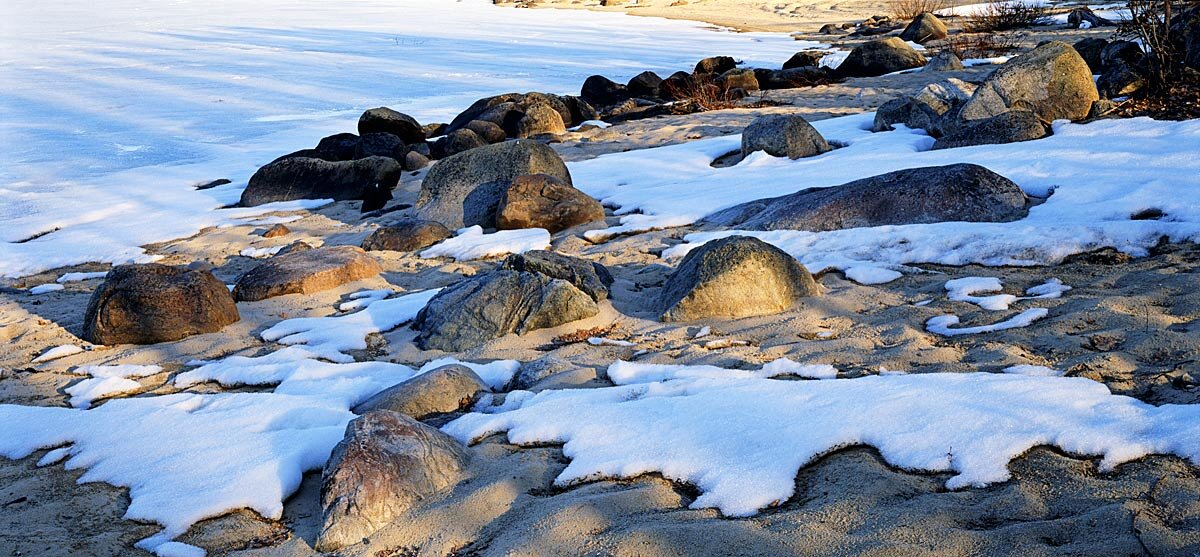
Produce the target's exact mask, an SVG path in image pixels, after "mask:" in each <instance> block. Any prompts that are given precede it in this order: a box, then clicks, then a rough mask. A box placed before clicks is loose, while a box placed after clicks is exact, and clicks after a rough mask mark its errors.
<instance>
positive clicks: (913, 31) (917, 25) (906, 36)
mask: <svg viewBox="0 0 1200 557" xmlns="http://www.w3.org/2000/svg"><path fill="white" fill-rule="evenodd" d="M948 36H950V31H949V30H948V29H946V24H945V23H942V20H940V19H938V18H937V16H935V15H933V14H931V13H928V12H926V13H923V14H920V15H918V16H917V17H915V18H913V20H912V23H909V24H908V27H905V28H904V31H902V32H901V33H900V39H901V40H905V41H910V42H914V43H917V44H925V43H927V42H929V41H937V40H941V39H944V38H946V37H948Z"/></svg>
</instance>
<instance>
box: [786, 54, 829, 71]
mask: <svg viewBox="0 0 1200 557" xmlns="http://www.w3.org/2000/svg"><path fill="white" fill-rule="evenodd" d="M827 54H829V53H828V52H826V51H824V50H801V51H800V52H797V53H795V54H793V55H792V57H791V58H788V60H787V62H784V63H783V69H785V70H790V69H792V68H806V67H816V66H818V65H820V64H821V59H822V58H824V57H825V56H826V55H827Z"/></svg>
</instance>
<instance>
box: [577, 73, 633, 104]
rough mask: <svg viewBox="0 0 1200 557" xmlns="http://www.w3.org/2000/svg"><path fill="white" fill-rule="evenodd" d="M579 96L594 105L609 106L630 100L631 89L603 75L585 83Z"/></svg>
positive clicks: (595, 76) (591, 78)
mask: <svg viewBox="0 0 1200 557" xmlns="http://www.w3.org/2000/svg"><path fill="white" fill-rule="evenodd" d="M579 96H581V97H583V99H584V100H585V101H587V102H589V103H591V104H593V105H596V106H608V105H611V104H616V103H619V102H621V101H623V100H625V99H628V98H629V96H630V95H629V89H627V88H626V87H625V86H624V85H621V84H620V83H617V82H615V81H613V80H611V79H609V78H607V77H604V76H602V75H593V76H591V77H589V78H587V80H585V81H584V82H583V88H582V89H581V90H580V92H579Z"/></svg>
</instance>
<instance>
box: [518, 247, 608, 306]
mask: <svg viewBox="0 0 1200 557" xmlns="http://www.w3.org/2000/svg"><path fill="white" fill-rule="evenodd" d="M501 268H502V269H512V270H514V271H520V272H525V273H540V274H543V275H546V276H547V277H550V278H553V279H560V280H565V281H567V282H569V283H571V284H573V285H575V287H576V288H578V289H580V290H582V291H583V292H584V293H586V294H587V295H588V296H590V297H591V298H592V299H593V300H595V301H597V302H599V301H601V300H604V299H606V298H608V288H609V287H610V286H612V283H613V276H612V273H609V272H608V269H607V268H605V267H604V265H601V264H599V263H594V262H592V261H588V260H586V259H581V258H578V257H571V256H569V255H562V254H560V253H555V252H552V251H546V250H534V251H527V252H525V253H523V254H513V255H510V256H508V258H507V259H505V260H504V264H503V265H501Z"/></svg>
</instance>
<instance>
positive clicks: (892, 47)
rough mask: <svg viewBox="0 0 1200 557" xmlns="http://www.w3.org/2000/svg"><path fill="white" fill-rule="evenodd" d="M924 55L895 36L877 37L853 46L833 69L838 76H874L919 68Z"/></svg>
mask: <svg viewBox="0 0 1200 557" xmlns="http://www.w3.org/2000/svg"><path fill="white" fill-rule="evenodd" d="M925 61H926V60H925V57H924V56H922V55H921V53H919V52H917V51H916V50H913V47H911V46H908V43H906V42H904V41H902V40H900V39H899V38H897V37H889V38H887V39H879V40H874V41H870V42H866V43H863V44H861V45H858V46H856V47H854V50H851V51H850V55H849V56H847V57H846V60H845V61H843V62H842V64H841V65H840V66H838V67H837V69H836V70H834V75H836V76H838V77H875V76H879V75H884V74H889V73H892V72H898V71H900V70H908V69H912V68H919V67H921V66H924V65H925Z"/></svg>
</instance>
